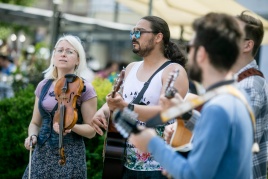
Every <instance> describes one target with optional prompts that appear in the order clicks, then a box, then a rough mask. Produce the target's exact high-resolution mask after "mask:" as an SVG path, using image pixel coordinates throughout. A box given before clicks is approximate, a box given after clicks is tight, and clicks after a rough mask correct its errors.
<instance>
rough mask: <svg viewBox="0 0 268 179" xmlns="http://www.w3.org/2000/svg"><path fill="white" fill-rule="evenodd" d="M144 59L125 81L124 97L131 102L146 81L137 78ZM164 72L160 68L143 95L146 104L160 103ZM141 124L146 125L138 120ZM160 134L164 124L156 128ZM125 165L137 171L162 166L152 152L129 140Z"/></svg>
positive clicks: (152, 169) (133, 68)
mask: <svg viewBox="0 0 268 179" xmlns="http://www.w3.org/2000/svg"><path fill="white" fill-rule="evenodd" d="M142 63H143V61H141V62H137V63H136V64H135V65H133V67H132V69H131V70H130V72H129V74H128V76H127V77H126V79H125V82H124V90H123V98H124V100H125V101H126V102H128V103H129V102H131V101H132V100H133V99H134V98H136V97H137V95H138V93H139V92H140V91H141V89H142V87H143V85H144V83H145V82H141V81H139V80H138V79H137V71H138V69H139V67H140V66H141V65H142ZM162 73H163V70H160V71H159V72H158V73H157V74H156V75H155V76H154V77H153V79H152V80H151V83H150V84H149V86H148V88H147V90H146V92H145V93H144V95H143V98H142V100H141V102H143V103H144V104H146V105H158V101H159V97H160V94H161V88H162V86H163V85H162V80H161V79H162ZM137 122H138V124H139V125H145V123H143V122H141V121H137ZM155 130H156V132H157V134H158V135H159V136H162V135H163V131H164V125H162V126H158V127H157V128H155ZM125 167H127V168H128V169H130V170H135V171H159V170H162V167H161V166H160V164H159V163H158V162H156V161H155V160H154V158H153V156H152V155H151V154H150V153H143V152H140V151H139V150H138V149H137V148H135V146H134V145H132V144H131V143H129V142H128V141H127V144H126V161H125Z"/></svg>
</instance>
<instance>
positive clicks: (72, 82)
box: [53, 74, 84, 165]
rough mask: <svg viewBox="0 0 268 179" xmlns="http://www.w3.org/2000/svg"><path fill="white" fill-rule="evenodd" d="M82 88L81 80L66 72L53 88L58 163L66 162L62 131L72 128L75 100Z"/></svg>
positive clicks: (75, 110)
mask: <svg viewBox="0 0 268 179" xmlns="http://www.w3.org/2000/svg"><path fill="white" fill-rule="evenodd" d="M83 89H84V83H83V80H82V79H81V78H79V77H78V76H76V75H75V74H66V75H65V76H64V77H62V78H60V79H59V80H58V81H57V83H56V85H55V88H54V93H55V98H56V100H57V101H58V109H57V111H56V112H55V114H54V118H53V124H54V123H56V122H57V123H58V124H59V154H60V156H61V159H60V160H59V164H60V165H64V164H65V163H66V157H65V155H64V148H63V132H64V131H65V130H68V129H71V128H73V126H74V125H75V124H76V122H77V119H78V114H77V109H76V101H77V98H78V97H80V96H81V93H82V90H83Z"/></svg>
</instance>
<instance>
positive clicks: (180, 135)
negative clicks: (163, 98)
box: [170, 119, 192, 152]
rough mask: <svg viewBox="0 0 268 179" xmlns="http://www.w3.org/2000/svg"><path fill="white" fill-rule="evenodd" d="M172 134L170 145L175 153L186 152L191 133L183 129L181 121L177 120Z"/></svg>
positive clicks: (183, 125)
mask: <svg viewBox="0 0 268 179" xmlns="http://www.w3.org/2000/svg"><path fill="white" fill-rule="evenodd" d="M175 123H177V125H176V128H175V130H174V133H173V135H172V138H171V141H170V145H171V146H172V147H173V148H174V149H175V150H177V151H181V152H188V151H189V150H188V149H189V148H187V145H188V144H189V143H190V142H191V139H192V132H191V131H190V130H189V129H187V128H186V127H185V124H184V121H183V120H182V119H177V121H176V122H175Z"/></svg>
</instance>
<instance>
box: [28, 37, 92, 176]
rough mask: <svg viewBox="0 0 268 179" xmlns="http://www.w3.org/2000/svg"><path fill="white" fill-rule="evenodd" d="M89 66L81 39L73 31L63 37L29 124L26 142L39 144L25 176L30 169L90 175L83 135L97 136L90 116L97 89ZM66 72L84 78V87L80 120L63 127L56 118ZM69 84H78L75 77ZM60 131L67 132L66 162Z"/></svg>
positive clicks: (36, 173) (37, 173)
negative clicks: (60, 144) (90, 121)
mask: <svg viewBox="0 0 268 179" xmlns="http://www.w3.org/2000/svg"><path fill="white" fill-rule="evenodd" d="M86 66H87V65H86V58H85V51H84V49H83V46H82V44H81V41H80V39H79V38H78V37H75V36H72V35H66V36H63V37H61V38H60V39H59V40H58V41H57V43H56V45H55V48H54V51H53V53H52V57H51V62H50V66H49V68H48V69H47V70H46V71H44V74H45V75H44V79H43V80H42V81H41V82H40V83H39V84H38V86H37V88H36V90H35V95H36V97H35V104H34V110H33V116H32V120H31V122H30V125H29V128H28V137H27V138H26V139H25V142H24V146H25V148H26V149H28V150H29V149H30V143H32V145H35V149H34V151H33V154H32V157H31V166H28V167H27V168H26V170H25V172H24V175H23V178H28V175H29V172H30V176H31V177H32V178H65V179H66V178H86V176H87V168H86V155H85V152H86V150H85V144H84V142H83V137H86V138H93V137H94V136H95V130H94V129H93V128H92V127H91V126H90V125H89V120H90V119H91V118H92V117H93V115H94V114H95V112H96V110H97V98H96V92H95V90H94V88H93V86H92V85H91V84H90V82H89V81H87V80H86V79H87V78H88V77H89V76H90V71H89V70H88V69H87V67H86ZM66 74H68V75H70V74H71V75H73V74H74V75H75V77H77V78H79V79H81V80H82V82H83V83H82V84H83V88H82V90H81V94H78V97H77V98H76V99H77V100H76V102H75V104H76V105H75V108H76V111H77V121H76V122H75V124H74V125H73V126H72V127H71V128H70V129H65V128H64V129H63V130H60V129H61V128H60V127H59V122H58V121H56V122H55V119H53V118H54V114H55V113H56V112H57V110H58V106H59V105H60V104H59V100H61V99H60V98H56V97H57V94H56V93H55V92H56V90H57V89H55V86H56V87H57V85H56V84H57V82H58V81H60V80H61V79H63V80H65V79H64V78H65V77H66V76H65V75H66ZM66 84H67V85H66V86H67V87H68V88H70V87H71V86H72V85H74V83H72V81H71V82H69V83H66ZM59 91H61V89H60V90H59ZM67 91H68V90H67ZM55 94H56V95H55ZM66 96H67V97H68V95H66ZM64 99H65V98H64ZM72 100H74V99H72ZM63 105H65V112H66V111H68V110H74V109H69V108H70V106H67V103H66V104H64V103H63ZM61 115H62V114H61ZM55 116H56V115H55ZM60 134H61V135H62V136H63V137H62V143H63V146H64V153H65V154H64V155H65V156H64V157H65V159H66V161H65V163H64V164H63V165H60V164H59V158H60V153H59V136H61V135H60Z"/></svg>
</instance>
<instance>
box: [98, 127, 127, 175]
mask: <svg viewBox="0 0 268 179" xmlns="http://www.w3.org/2000/svg"><path fill="white" fill-rule="evenodd" d="M104 144H105V146H104V148H105V149H104V161H103V173H102V178H103V179H113V178H114V179H117V178H118V179H120V178H122V174H123V169H124V153H125V145H126V139H124V138H123V137H122V135H121V134H120V133H118V132H107V135H106V141H105V143H104Z"/></svg>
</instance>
